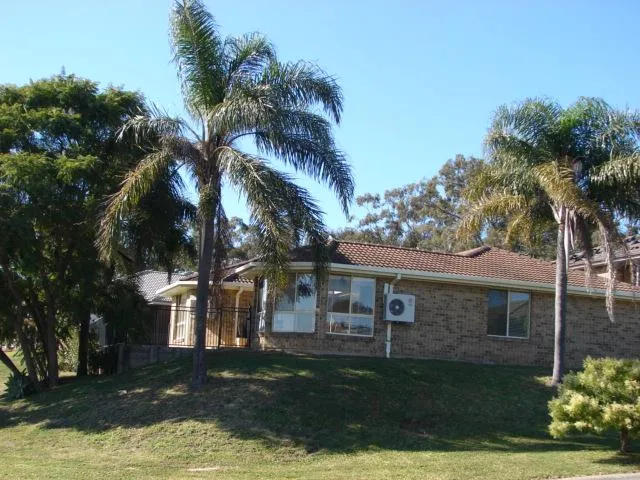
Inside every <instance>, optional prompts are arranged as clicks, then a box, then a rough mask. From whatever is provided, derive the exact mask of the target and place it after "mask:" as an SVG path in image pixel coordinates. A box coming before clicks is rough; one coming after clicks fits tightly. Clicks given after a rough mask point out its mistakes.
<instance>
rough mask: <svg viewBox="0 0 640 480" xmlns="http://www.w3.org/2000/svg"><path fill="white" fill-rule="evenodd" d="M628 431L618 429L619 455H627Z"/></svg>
mask: <svg viewBox="0 0 640 480" xmlns="http://www.w3.org/2000/svg"><path fill="white" fill-rule="evenodd" d="M629 447H630V445H629V430H628V429H627V428H626V427H622V428H621V429H620V453H629Z"/></svg>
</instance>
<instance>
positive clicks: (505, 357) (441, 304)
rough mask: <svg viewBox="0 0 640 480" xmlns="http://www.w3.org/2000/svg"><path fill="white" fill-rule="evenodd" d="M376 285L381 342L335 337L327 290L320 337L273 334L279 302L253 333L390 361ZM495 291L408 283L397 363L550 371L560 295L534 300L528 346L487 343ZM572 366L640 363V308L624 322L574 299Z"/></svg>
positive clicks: (259, 344) (628, 311) (631, 307)
mask: <svg viewBox="0 0 640 480" xmlns="http://www.w3.org/2000/svg"><path fill="white" fill-rule="evenodd" d="M388 282H389V279H388V278H387V279H384V278H377V279H376V304H375V319H374V335H373V337H372V338H365V337H348V336H341V335H334V334H331V333H328V327H327V323H326V317H327V289H326V286H325V287H322V286H321V287H320V288H319V292H318V296H317V310H316V328H315V332H314V333H312V334H304V333H273V332H272V331H271V317H272V313H273V312H272V310H273V301H271V300H270V301H269V302H268V303H267V315H266V331H265V333H264V334H260V335H258V334H257V325H254V326H253V330H252V331H253V332H254V337H253V341H252V345H253V346H254V347H256V348H262V349H280V350H287V351H296V352H308V353H322V354H344V355H366V356H377V357H380V356H384V354H385V339H386V322H384V321H383V320H382V319H383V313H384V312H383V308H384V303H383V298H384V297H383V291H384V284H385V283H388ZM488 291H489V289H488V288H483V287H473V286H463V285H454V284H443V283H435V282H419V281H405V280H402V281H400V282H398V283H397V284H396V286H395V292H396V293H407V294H413V295H415V296H416V320H415V323H413V324H398V323H394V324H393V327H392V346H391V356H392V357H417V358H440V359H448V360H463V361H472V362H485V363H499V364H517V365H543V366H549V365H551V364H552V363H553V333H554V313H553V312H554V298H553V294H552V293H548V294H547V293H535V292H533V293H532V294H531V323H530V336H529V338H528V339H515V338H498V337H490V336H487V333H486V332H487V292H488ZM567 313H568V322H567V351H566V362H567V366H569V367H570V368H572V367H577V366H579V365H580V364H581V362H582V359H583V358H584V357H585V356H587V355H593V356H604V355H611V356H624V357H630V356H635V357H637V356H638V355H639V354H640V302H638V304H636V303H634V302H631V301H621V300H618V301H617V302H616V322H615V323H611V322H610V321H609V318H608V316H607V313H606V309H605V303H604V298H600V297H597V298H589V297H583V296H570V297H569V301H568V311H567Z"/></svg>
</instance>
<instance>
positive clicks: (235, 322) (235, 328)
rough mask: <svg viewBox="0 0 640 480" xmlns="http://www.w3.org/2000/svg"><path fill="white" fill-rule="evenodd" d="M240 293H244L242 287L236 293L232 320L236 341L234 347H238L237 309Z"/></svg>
mask: <svg viewBox="0 0 640 480" xmlns="http://www.w3.org/2000/svg"><path fill="white" fill-rule="evenodd" d="M242 292H244V287H240V289H239V290H238V292H237V293H236V313H235V316H234V319H233V336H234V338H235V339H236V340H235V343H236V346H237V345H240V343H239V342H238V309H239V308H240V295H242Z"/></svg>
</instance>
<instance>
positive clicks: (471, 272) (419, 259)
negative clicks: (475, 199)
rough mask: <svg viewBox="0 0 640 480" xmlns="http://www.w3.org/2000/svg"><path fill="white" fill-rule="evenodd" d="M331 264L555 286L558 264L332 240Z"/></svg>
mask: <svg viewBox="0 0 640 480" xmlns="http://www.w3.org/2000/svg"><path fill="white" fill-rule="evenodd" d="M329 247H330V249H331V250H330V262H331V263H336V264H342V265H361V266H369V267H382V268H391V269H398V270H416V271H422V272H433V273H442V274H447V275H466V276H473V277H484V278H495V279H500V280H513V281H523V282H536V283H544V284H551V285H553V284H554V282H555V263H554V262H549V261H546V260H539V259H535V258H532V257H529V256H527V255H521V254H518V253H513V252H509V251H507V250H502V249H500V248H495V247H489V246H483V247H478V248H474V249H472V250H467V251H464V252H459V253H440V252H431V251H426V250H419V249H414V248H403V247H394V246H389V245H376V244H369V243H360V242H349V241H335V240H334V241H332V242H331V243H330V245H329ZM292 261H293V262H296V261H311V251H310V250H309V248H307V247H302V248H299V249H295V250H294V251H293V252H292ZM569 284H570V285H573V286H577V287H585V276H584V273H582V272H579V271H571V272H569ZM589 286H590V287H591V288H597V289H604V288H606V282H605V280H604V279H602V278H601V277H592V278H591V279H590V285H589ZM617 289H619V290H631V289H632V287H631V285H629V284H625V283H621V282H618V283H617ZM637 291H638V292H640V290H637Z"/></svg>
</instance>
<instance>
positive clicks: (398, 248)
mask: <svg viewBox="0 0 640 480" xmlns="http://www.w3.org/2000/svg"><path fill="white" fill-rule="evenodd" d="M333 242H334V243H335V244H336V248H337V246H338V244H341V243H348V244H351V245H364V246H367V247H379V248H388V249H390V250H405V251H408V252H419V253H431V254H434V255H449V256H454V257H455V256H460V253H456V252H440V251H437V250H425V249H423V248H419V247H402V246H399V245H389V244H386V243H371V242H357V241H355V240H338V239H333ZM478 248H483V247H478ZM487 249H491V247H489V246H487Z"/></svg>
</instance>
